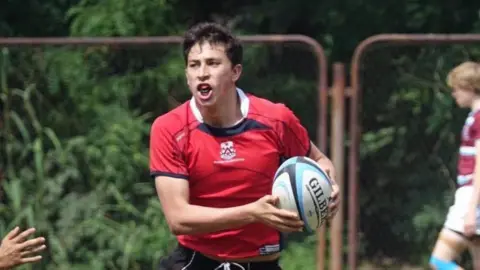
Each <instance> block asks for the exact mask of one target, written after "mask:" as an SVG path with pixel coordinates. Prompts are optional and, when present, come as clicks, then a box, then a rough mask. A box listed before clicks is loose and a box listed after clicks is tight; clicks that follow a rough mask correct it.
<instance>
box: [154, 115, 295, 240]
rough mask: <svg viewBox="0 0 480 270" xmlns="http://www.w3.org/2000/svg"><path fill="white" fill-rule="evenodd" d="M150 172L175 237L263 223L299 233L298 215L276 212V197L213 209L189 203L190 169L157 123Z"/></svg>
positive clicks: (170, 137)
mask: <svg viewBox="0 0 480 270" xmlns="http://www.w3.org/2000/svg"><path fill="white" fill-rule="evenodd" d="M150 172H151V175H152V176H154V177H155V187H156V190H157V195H158V198H159V200H160V203H161V205H162V209H163V212H164V215H165V218H166V220H167V223H168V226H169V228H170V230H171V232H172V233H173V234H176V235H191V234H202V233H209V232H216V231H221V230H226V229H233V228H238V227H241V226H244V225H247V224H250V223H253V222H262V223H265V224H268V225H270V226H272V227H275V228H277V229H278V230H280V231H286V232H291V231H298V230H300V229H301V228H302V226H303V223H302V222H301V221H300V220H299V219H298V216H297V215H296V214H295V213H292V212H289V211H286V210H282V209H277V208H276V207H275V206H274V204H275V203H276V200H277V199H276V198H274V197H272V196H265V197H263V198H261V199H260V200H258V201H256V202H254V203H250V204H247V205H242V206H237V207H230V208H212V207H204V206H198V205H193V204H190V203H189V197H190V193H189V183H188V170H187V167H186V164H185V161H184V160H183V155H182V153H181V149H180V147H179V146H178V144H177V142H176V140H175V138H174V137H173V135H172V134H171V133H170V132H169V130H168V129H167V128H165V126H164V125H163V124H162V123H161V122H160V121H155V123H154V124H153V126H152V130H151V134H150Z"/></svg>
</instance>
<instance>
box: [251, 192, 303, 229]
mask: <svg viewBox="0 0 480 270" xmlns="http://www.w3.org/2000/svg"><path fill="white" fill-rule="evenodd" d="M277 204H278V197H276V196H272V195H266V196H264V197H262V198H260V199H259V200H257V201H256V202H254V203H252V204H251V206H252V214H253V216H254V218H255V220H256V221H258V222H261V223H263V224H266V225H268V226H271V227H273V228H275V229H277V230H279V231H281V232H298V231H302V229H303V221H301V220H300V218H299V217H298V214H297V213H294V212H292V211H288V210H285V209H279V208H277V207H276V205H277Z"/></svg>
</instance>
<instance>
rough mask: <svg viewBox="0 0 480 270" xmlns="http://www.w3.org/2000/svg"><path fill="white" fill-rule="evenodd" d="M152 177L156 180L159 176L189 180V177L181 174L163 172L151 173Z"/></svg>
mask: <svg viewBox="0 0 480 270" xmlns="http://www.w3.org/2000/svg"><path fill="white" fill-rule="evenodd" d="M150 176H151V177H152V178H153V179H155V177H157V176H167V177H172V178H179V179H185V180H188V175H186V174H180V173H171V172H162V171H151V172H150Z"/></svg>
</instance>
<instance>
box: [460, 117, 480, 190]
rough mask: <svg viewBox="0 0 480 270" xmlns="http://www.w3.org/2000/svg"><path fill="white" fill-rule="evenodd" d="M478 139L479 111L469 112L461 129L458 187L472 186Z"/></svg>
mask: <svg viewBox="0 0 480 270" xmlns="http://www.w3.org/2000/svg"><path fill="white" fill-rule="evenodd" d="M478 139H480V111H475V112H470V113H469V114H468V117H467V119H466V120H465V124H464V125H463V129H462V140H461V143H460V151H459V156H458V166H457V173H458V174H457V184H458V186H467V185H472V180H473V173H474V170H475V157H476V149H475V141H476V140H478Z"/></svg>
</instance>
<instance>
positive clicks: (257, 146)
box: [150, 23, 339, 270]
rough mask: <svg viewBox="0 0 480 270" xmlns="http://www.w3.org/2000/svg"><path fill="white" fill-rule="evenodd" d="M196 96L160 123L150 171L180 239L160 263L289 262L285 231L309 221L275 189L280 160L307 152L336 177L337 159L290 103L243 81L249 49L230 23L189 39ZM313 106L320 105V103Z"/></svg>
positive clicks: (202, 28) (265, 269)
mask: <svg viewBox="0 0 480 270" xmlns="http://www.w3.org/2000/svg"><path fill="white" fill-rule="evenodd" d="M183 49H184V57H185V63H186V68H185V74H186V78H187V83H188V86H189V88H190V91H191V93H192V98H191V100H190V101H188V102H185V103H184V104H182V105H180V106H179V107H177V108H175V109H174V110H172V111H170V112H168V113H166V114H164V115H162V116H160V117H158V118H157V119H156V120H155V121H154V123H153V125H152V129H151V137H150V171H151V175H152V176H153V177H154V178H155V185H156V189H157V193H158V197H159V199H160V202H161V204H162V208H163V212H164V214H165V217H166V220H167V222H168V225H169V227H170V230H171V231H172V232H173V233H174V234H175V235H177V239H178V242H179V245H178V247H177V248H176V249H175V250H174V252H173V253H172V254H171V255H170V256H168V257H166V258H163V259H162V260H161V262H160V269H169V270H192V269H195V270H213V269H225V270H227V269H250V270H255V269H262V270H270V269H271V270H273V269H280V266H279V264H278V260H279V257H280V252H281V249H282V242H281V232H295V231H300V230H301V229H302V226H303V223H302V221H301V220H300V219H299V218H298V216H297V215H296V214H294V213H292V212H289V211H286V210H282V209H278V208H276V207H275V204H276V203H277V200H278V198H275V197H273V196H271V195H269V194H270V192H271V188H272V183H273V176H274V174H275V171H276V169H277V168H278V167H279V165H280V162H281V161H282V160H283V159H285V158H289V157H293V156H308V157H310V158H312V159H314V160H316V161H317V162H318V164H319V165H320V166H321V167H322V168H323V169H324V170H326V171H327V172H328V173H329V174H330V176H331V178H332V181H333V183H334V186H333V194H332V200H331V203H330V205H329V208H330V217H332V216H333V215H334V214H335V213H336V211H337V209H338V205H339V196H338V192H339V190H338V186H337V185H336V184H335V170H334V168H333V165H332V163H331V161H330V160H329V159H328V158H327V157H326V156H325V155H324V154H322V153H321V152H320V151H319V150H318V148H317V147H315V145H314V144H313V143H312V142H311V141H310V139H309V137H308V134H307V131H306V129H305V128H304V127H303V126H302V125H301V124H300V121H299V120H298V119H297V117H296V116H295V115H294V114H293V112H292V111H291V110H289V109H288V108H287V107H286V106H285V105H283V104H276V103H273V102H270V101H268V100H266V99H262V98H259V97H256V96H253V95H249V94H246V93H245V92H244V91H242V90H241V89H239V88H238V87H237V86H236V82H237V81H238V79H239V78H240V75H241V73H242V54H243V49H242V46H241V44H240V42H239V41H238V40H237V39H236V38H235V37H234V36H233V35H232V34H231V33H230V32H229V31H228V30H227V29H225V28H224V27H222V26H220V25H218V24H214V23H200V24H197V25H195V26H193V27H192V28H191V29H189V30H188V31H187V32H186V33H185V36H184V42H183ZM312 106H313V105H312Z"/></svg>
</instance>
